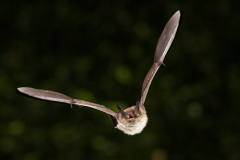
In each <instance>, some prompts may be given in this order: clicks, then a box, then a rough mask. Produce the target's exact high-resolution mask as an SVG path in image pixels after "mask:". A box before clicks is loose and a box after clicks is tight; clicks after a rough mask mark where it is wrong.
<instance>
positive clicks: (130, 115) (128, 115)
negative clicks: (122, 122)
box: [127, 113, 135, 121]
mask: <svg viewBox="0 0 240 160" xmlns="http://www.w3.org/2000/svg"><path fill="white" fill-rule="evenodd" d="M134 119H135V117H134V115H133V114H131V113H128V114H127V120H128V121H133V120H134Z"/></svg>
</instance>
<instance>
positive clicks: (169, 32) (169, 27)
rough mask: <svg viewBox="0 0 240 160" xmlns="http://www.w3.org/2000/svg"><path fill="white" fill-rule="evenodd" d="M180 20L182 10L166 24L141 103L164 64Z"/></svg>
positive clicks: (141, 103)
mask: <svg viewBox="0 0 240 160" xmlns="http://www.w3.org/2000/svg"><path fill="white" fill-rule="evenodd" d="M179 20H180V11H177V12H176V13H175V14H174V15H173V16H172V17H171V19H170V20H169V21H168V23H167V24H166V26H165V28H164V30H163V32H162V34H161V36H160V38H159V40H158V44H157V48H156V52H155V57H154V63H153V65H152V67H151V69H150V70H149V72H148V74H147V76H146V78H145V79H144V82H143V86H142V95H141V100H140V105H143V104H144V102H145V99H146V96H147V93H148V90H149V87H150V85H151V82H152V80H153V77H154V75H155V74H156V72H157V70H158V68H159V67H160V66H161V64H163V65H164V63H163V60H164V58H165V56H166V54H167V52H168V49H169V48H170V46H171V44H172V41H173V39H174V37H175V34H176V32H177V28H178V25H179Z"/></svg>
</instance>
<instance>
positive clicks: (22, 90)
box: [17, 87, 28, 93]
mask: <svg viewBox="0 0 240 160" xmlns="http://www.w3.org/2000/svg"><path fill="white" fill-rule="evenodd" d="M27 89H28V87H18V88H17V90H18V91H19V92H22V93H25V91H26V90H27Z"/></svg>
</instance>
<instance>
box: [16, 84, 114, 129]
mask: <svg viewBox="0 0 240 160" xmlns="http://www.w3.org/2000/svg"><path fill="white" fill-rule="evenodd" d="M18 90H19V91H20V92H22V93H24V94H26V95H29V96H32V97H35V98H39V99H43V100H48V101H55V102H62V103H67V104H70V105H72V104H74V105H77V106H85V107H90V108H93V109H96V110H99V111H102V112H104V113H107V114H108V115H109V117H110V119H111V120H112V118H115V117H116V113H115V112H113V111H112V110H110V109H108V108H106V107H105V106H103V105H100V104H95V103H91V102H86V101H82V100H78V99H73V98H70V97H68V96H66V95H64V94H61V93H57V92H53V91H47V90H40V89H34V88H29V87H21V88H18ZM112 121H113V120H112ZM114 125H115V123H114Z"/></svg>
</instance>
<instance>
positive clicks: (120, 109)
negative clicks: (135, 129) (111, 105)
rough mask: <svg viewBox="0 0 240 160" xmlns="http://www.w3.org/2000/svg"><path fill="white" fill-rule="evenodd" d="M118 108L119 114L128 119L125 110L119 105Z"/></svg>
mask: <svg viewBox="0 0 240 160" xmlns="http://www.w3.org/2000/svg"><path fill="white" fill-rule="evenodd" d="M117 107H118V110H119V112H120V113H121V115H122V116H123V117H124V118H126V119H127V114H126V113H125V112H124V110H123V109H122V108H121V107H120V106H119V105H117Z"/></svg>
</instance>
